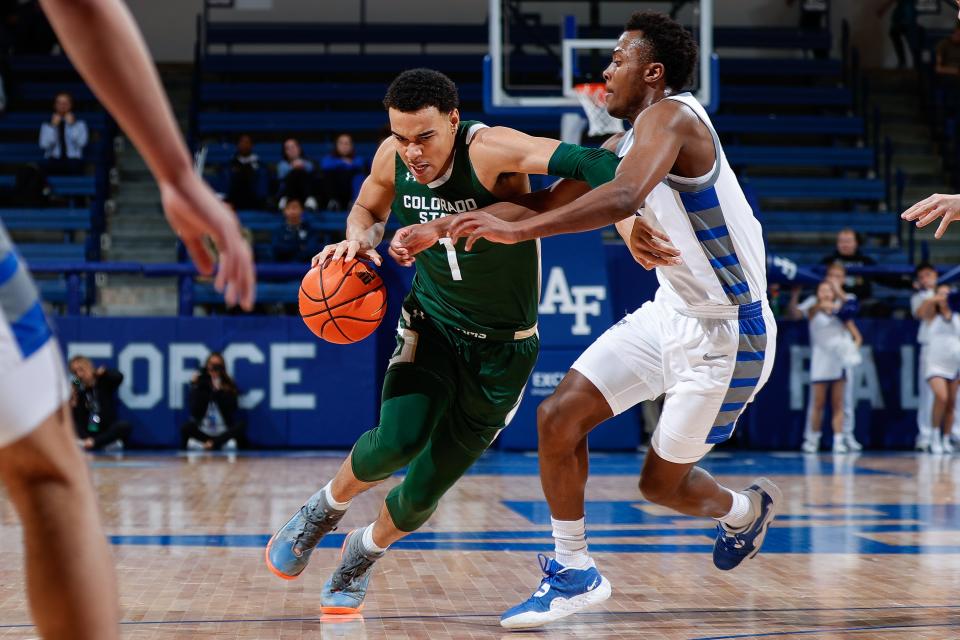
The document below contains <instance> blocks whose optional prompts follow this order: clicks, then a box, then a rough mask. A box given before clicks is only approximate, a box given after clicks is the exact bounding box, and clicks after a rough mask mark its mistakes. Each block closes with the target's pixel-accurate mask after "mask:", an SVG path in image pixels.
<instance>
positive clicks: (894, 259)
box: [767, 245, 910, 265]
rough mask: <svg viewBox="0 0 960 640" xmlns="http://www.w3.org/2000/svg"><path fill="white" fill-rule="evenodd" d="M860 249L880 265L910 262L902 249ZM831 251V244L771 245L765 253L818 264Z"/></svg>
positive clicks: (804, 263)
mask: <svg viewBox="0 0 960 640" xmlns="http://www.w3.org/2000/svg"><path fill="white" fill-rule="evenodd" d="M862 250H863V252H864V253H865V254H866V255H868V256H870V257H871V258H873V259H874V260H876V261H877V263H878V264H881V265H903V264H909V263H910V260H909V258H908V256H907V253H906V251H904V250H903V249H897V248H894V247H871V246H866V247H863V248H862ZM833 251H834V247H833V246H823V245H773V246H771V247H770V248H769V249H768V251H767V253H769V254H771V255H777V256H782V257H784V258H787V259H789V260H793V261H794V262H796V263H797V264H801V265H817V264H820V261H821V260H822V259H823V258H824V257H826V256H827V255H830V254H832V253H833Z"/></svg>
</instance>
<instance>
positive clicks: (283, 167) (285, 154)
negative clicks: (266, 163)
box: [277, 138, 317, 209]
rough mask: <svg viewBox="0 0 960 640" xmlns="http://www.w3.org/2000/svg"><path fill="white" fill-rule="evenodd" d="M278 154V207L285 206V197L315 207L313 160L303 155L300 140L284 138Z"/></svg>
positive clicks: (308, 207)
mask: <svg viewBox="0 0 960 640" xmlns="http://www.w3.org/2000/svg"><path fill="white" fill-rule="evenodd" d="M280 155H281V156H282V159H281V160H280V162H278V163H277V180H279V181H280V189H279V190H278V192H277V196H278V200H279V207H280V208H281V209H283V208H284V207H285V206H286V199H287V198H296V199H298V200H300V201H301V202H303V204H304V206H305V207H306V208H307V209H316V208H317V201H316V199H315V198H314V197H313V195H312V191H313V181H314V177H315V174H314V167H313V162H311V161H310V160H308V159H307V158H306V157H305V156H304V155H303V148H302V147H301V146H300V142H299V141H298V140H297V139H296V138H288V139H287V140H284V141H283V148H282V149H281V151H280Z"/></svg>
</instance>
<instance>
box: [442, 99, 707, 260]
mask: <svg viewBox="0 0 960 640" xmlns="http://www.w3.org/2000/svg"><path fill="white" fill-rule="evenodd" d="M686 118H687V114H685V113H683V112H682V111H681V107H679V106H676V105H671V104H664V103H661V104H658V105H656V106H655V107H652V108H650V109H648V110H647V111H644V112H643V113H642V114H641V115H640V117H639V118H637V122H636V124H635V126H634V130H635V133H634V144H633V147H632V148H631V149H630V151H629V153H627V155H626V156H625V157H624V158H623V160H622V161H621V162H620V166H619V168H618V169H617V172H616V175H615V177H614V178H613V180H611V181H610V182H607V183H606V184H603V185H601V186H599V187H597V188H595V189H593V190H592V191H590V192H589V193H586V194H584V195H583V196H581V197H580V198H578V199H577V200H576V201H574V202H572V203H570V204H568V205H565V206H563V207H560V208H559V209H555V210H553V211H549V212H547V213H543V214H541V215H538V216H534V217H531V218H528V219H526V220H523V221H520V222H512V223H511V222H505V221H503V220H499V219H497V218H495V217H494V216H491V215H490V214H488V213H485V212H476V211H475V212H471V213H463V214H459V215H458V216H457V219H456V220H455V221H454V223H453V224H452V225H451V229H450V236H451V237H452V238H454V239H456V238H461V237H467V238H468V240H467V249H468V250H469V249H470V248H471V247H472V245H473V242H474V241H476V239H478V238H486V239H487V240H490V241H492V242H501V243H506V244H513V243H516V242H522V241H524V240H530V239H532V238H541V237H545V236H552V235H557V234H561V233H576V232H579V231H589V230H592V229H599V228H601V227H605V226H607V225H609V224H613V223H615V222H618V221H620V220H623V219H624V218H626V217H628V216H631V215H633V214H634V212H635V211H636V210H637V209H639V208H640V206H641V205H642V204H643V201H644V200H645V199H646V197H647V195H648V194H649V193H650V191H652V190H653V188H654V187H655V186H656V185H657V184H658V183H659V182H660V181H661V180H662V179H663V177H664V176H665V175H667V174H668V173H669V172H670V169H671V167H673V165H674V163H675V162H676V160H677V155H678V154H679V153H680V149H681V147H682V145H683V140H684V135H683V134H682V133H681V131H682V127H683V126H684V124H685V123H686V122H688V121H687V120H686Z"/></svg>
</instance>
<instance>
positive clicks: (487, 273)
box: [392, 121, 540, 340]
mask: <svg viewBox="0 0 960 640" xmlns="http://www.w3.org/2000/svg"><path fill="white" fill-rule="evenodd" d="M483 126H484V125H482V124H481V123H479V122H474V121H467V122H461V123H460V126H459V129H458V130H457V138H456V142H455V143H454V147H453V161H452V162H451V163H450V165H451V166H450V168H449V170H448V171H447V173H446V174H444V175H443V176H441V177H439V178H437V179H436V180H434V181H433V182H431V183H430V184H429V185H424V184H420V183H419V182H417V181H416V180H415V179H414V178H413V176H412V175H411V174H410V172H409V171H407V167H406V165H405V164H404V163H403V160H402V159H401V158H400V155H399V154H397V155H396V189H395V193H396V195H395V196H394V199H393V206H392V212H393V215H395V216H397V217H398V218H399V219H400V222H401V223H402V224H403V225H404V226H406V225H411V224H422V223H424V222H429V221H431V220H434V219H436V218H440V217H443V216H447V215H456V214H458V213H464V212H466V211H473V210H474V209H481V208H483V207H486V206H489V205H491V204H494V203H496V202H499V199H498V198H497V197H496V196H494V195H493V194H492V193H490V192H489V191H488V190H487V189H486V188H485V187H484V186H483V185H482V184H481V183H480V180H478V179H477V174H476V173H475V172H474V170H473V164H472V163H471V162H470V154H469V146H470V139H471V138H472V137H473V134H474V133H475V132H476V130H477V129H478V128H481V127H483ZM465 242H466V240H463V239H461V240H460V241H459V242H457V243H456V244H454V243H453V242H451V241H450V240H449V239H448V238H444V239H442V240H441V241H440V242H439V243H437V244H435V245H434V246H432V247H430V248H429V249H427V250H425V251H423V252H422V253H420V254H418V255H417V262H416V269H417V273H416V275H415V276H414V279H413V289H412V291H411V295H412V296H414V297H415V298H416V299H417V301H418V302H419V303H420V305H421V306H422V307H423V310H424V311H425V312H426V313H427V314H428V315H429V316H430V317H432V318H434V319H435V320H437V321H439V322H441V323H443V324H446V325H449V326H452V327H453V328H455V329H458V330H460V331H462V332H463V333H466V334H467V335H473V336H475V337H483V338H490V339H494V340H508V339H509V340H512V339H514V338H515V337H522V336H524V335H528V334H529V330H530V329H532V328H533V327H534V326H535V325H536V323H537V303H538V298H539V295H540V291H539V290H540V247H539V244H538V242H537V241H535V240H530V241H527V242H520V243H517V244H512V245H506V244H496V243H492V242H488V241H487V240H482V239H481V240H478V241H477V242H476V243H475V244H474V245H473V249H472V250H471V251H469V252H468V251H466V250H465V249H464V244H465Z"/></svg>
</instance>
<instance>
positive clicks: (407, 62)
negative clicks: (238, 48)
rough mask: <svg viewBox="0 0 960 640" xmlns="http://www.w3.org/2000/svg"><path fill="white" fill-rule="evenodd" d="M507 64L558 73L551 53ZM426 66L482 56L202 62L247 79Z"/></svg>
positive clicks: (458, 64)
mask: <svg viewBox="0 0 960 640" xmlns="http://www.w3.org/2000/svg"><path fill="white" fill-rule="evenodd" d="M510 66H511V68H512V69H514V70H516V71H522V72H524V73H547V74H557V73H559V64H558V63H557V60H556V59H555V58H553V57H551V56H544V55H522V56H521V55H518V56H514V57H513V58H511V62H510ZM416 67H427V68H430V69H437V70H438V71H443V72H444V73H448V74H452V75H460V74H470V73H474V74H477V76H479V75H480V73H481V71H482V70H483V55H482V54H479V53H449V54H439V53H426V54H417V53H389V54H386V53H368V54H365V55H356V54H335V53H334V54H327V55H310V54H261V55H255V54H236V55H232V54H212V55H208V56H205V57H204V58H203V61H202V71H203V72H204V73H212V74H220V75H232V74H236V75H238V76H240V77H242V78H249V77H250V75H251V74H263V75H269V76H270V77H272V78H273V77H280V76H285V77H288V78H291V79H292V78H303V77H304V76H311V77H318V78H319V79H321V80H324V79H325V78H326V77H327V76H329V75H330V74H336V73H340V74H345V75H349V76H360V75H363V74H366V75H369V74H380V75H383V76H387V77H390V76H393V75H396V74H397V73H399V72H401V71H404V70H406V69H413V68H416Z"/></svg>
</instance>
